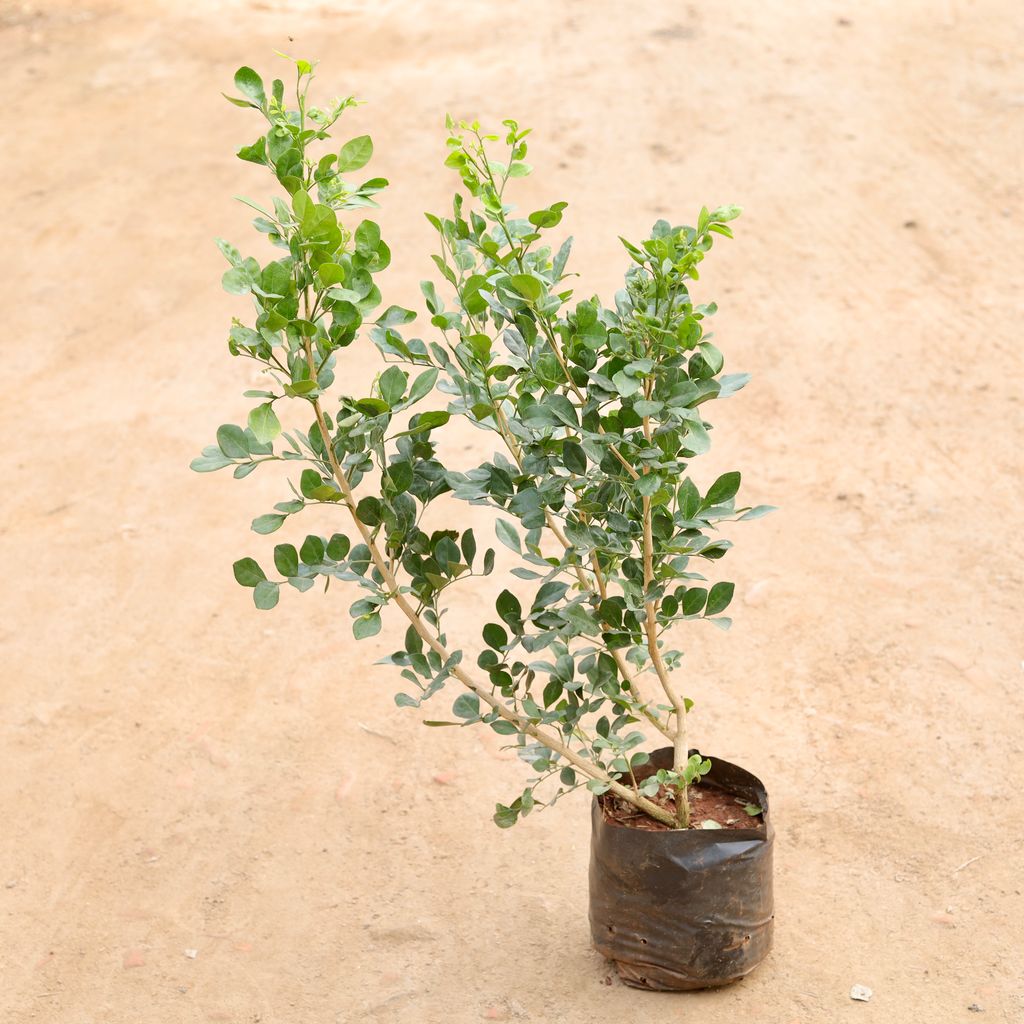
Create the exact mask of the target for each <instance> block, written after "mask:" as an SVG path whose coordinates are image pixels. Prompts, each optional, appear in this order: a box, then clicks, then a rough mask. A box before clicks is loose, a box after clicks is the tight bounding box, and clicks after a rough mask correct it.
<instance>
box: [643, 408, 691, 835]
mask: <svg viewBox="0 0 1024 1024" xmlns="http://www.w3.org/2000/svg"><path fill="white" fill-rule="evenodd" d="M644 435H645V436H646V437H647V439H648V440H650V438H651V426H650V420H649V419H648V418H647V417H644ZM644 472H645V473H646V472H647V470H646V469H645V470H644ZM651 518H652V517H651V499H650V498H649V497H646V496H645V497H644V499H643V520H644V524H643V525H644V542H643V543H644V591H645V595H644V602H645V606H646V616H645V621H644V632H645V634H646V636H647V653H648V654H649V655H650V657H651V664H652V665H653V666H654V671H655V672H656V673H657V675H658V681H659V682H660V683H661V687H662V689H663V690H664V691H665V696H666V697H668V699H669V702H670V703H671V704H672V707H673V708H675V712H676V720H675V732H674V734H673V740H672V745H673V758H672V760H673V764H672V768H673V770H674V771H675V772H676V773H677V774H678V775H679V781H678V782H677V783H676V787H677V788H676V823H677V825H678V827H679V828H686V827H687V826H688V825H689V823H690V802H689V798H688V796H687V794H686V783H685V782H684V781H683V777H684V776H683V773H684V770H685V768H686V762H687V759H688V757H689V754H688V751H687V745H686V701H685V700H684V699H683V697H682V696H681V695H680V694H679V693H677V692H676V690H675V689H674V688H673V686H672V682H671V679H670V678H669V673H668V669H666V668H665V662H664V660H663V659H662V657H661V650H660V649H659V648H658V602H657V600H656V599H654V598H653V597H650V596H649V593H648V592H649V591H650V588H651V586H652V585H653V583H654V533H653V529H652V525H651Z"/></svg>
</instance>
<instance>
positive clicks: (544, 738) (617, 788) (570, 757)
mask: <svg viewBox="0 0 1024 1024" xmlns="http://www.w3.org/2000/svg"><path fill="white" fill-rule="evenodd" d="M305 349H306V358H307V360H308V361H309V366H310V368H311V369H312V367H313V366H314V365H315V363H314V361H313V352H312V345H311V342H310V340H309V339H308V338H307V339H306V340H305ZM311 404H312V406H313V410H314V412H315V414H316V421H317V425H318V426H319V428H320V433H321V436H322V437H323V439H324V447H325V448H326V449H327V458H328V461H329V463H330V466H331V471H332V474H333V476H334V479H335V480H336V481H337V484H338V486H339V487H340V488H341V493H342V497H343V499H344V504H345V506H346V507H347V508H348V510H349V513H350V514H351V516H352V520H353V522H354V523H355V526H356V529H357V530H358V531H359V535H360V537H361V538H362V540H363V543H364V544H365V545H366V547H367V548H368V549H369V551H370V558H371V560H372V561H373V564H374V565H375V566H376V568H377V571H378V572H379V573H380V575H381V577H382V579H383V581H384V585H385V587H386V588H387V591H388V596H389V597H390V598H391V600H393V601H394V602H395V604H396V605H398V607H399V608H400V609H401V611H402V614H404V615H405V617H406V618H407V619H408V620H409V623H410V624H411V625H412V627H413V629H415V630H416V632H417V633H418V634H419V636H420V638H421V639H422V640H423V642H424V643H425V644H426V645H427V646H428V647H429V648H430V649H431V650H432V651H434V653H435V654H437V656H438V657H439V658H440V659H441V661H442V664H446V663H447V662H448V660H449V658H450V657H451V653H450V652H449V651H448V650H447V649H446V648H445V646H444V644H442V643H441V641H440V640H439V639H438V637H437V636H436V635H435V634H434V633H433V632H432V630H431V629H430V628H429V626H428V625H427V624H426V622H424V620H423V619H422V618H421V617H420V615H419V614H417V612H416V609H415V608H413V606H412V605H411V604H410V603H409V601H408V600H407V599H406V597H405V595H404V594H403V593H402V592H401V588H400V586H399V584H398V580H397V579H395V576H394V573H392V571H391V568H390V566H389V564H388V562H387V560H386V559H385V558H384V556H383V555H382V554H381V552H380V549H379V548H378V547H377V543H376V541H375V540H374V537H373V534H372V533H371V532H370V530H369V528H368V527H367V526H366V524H365V523H363V522H362V520H360V518H359V516H358V515H357V514H356V501H355V495H354V494H353V493H352V487H351V485H350V484H349V481H348V477H347V475H346V474H345V471H344V470H343V469H342V467H341V463H340V462H339V461H338V457H337V455H336V454H335V452H334V445H333V444H332V442H331V435H330V432H329V430H328V428H327V421H326V419H325V418H324V413H323V409H322V408H321V406H320V401H319V399H315V398H314V399H311ZM451 674H452V676H453V677H454V678H456V679H457V680H458V681H459V682H460V683H462V685H463V686H465V687H466V688H467V689H468V690H470V691H471V692H472V693H475V694H476V695H477V697H478V698H479V699H480V700H481V701H483V702H484V703H485V704H487V705H488V706H489V707H490V708H491V709H492V710H493V711H495V712H496V713H497V714H498V715H499V716H500V717H501V718H503V719H505V721H507V722H510V723H512V724H513V725H514V726H515V727H516V728H517V729H518V730H520V731H521V732H523V733H525V734H526V735H527V736H531V737H532V738H533V739H535V740H536V741H537V742H538V743H541V744H542V745H543V746H545V747H547V748H548V749H549V750H552V751H554V752H555V753H557V754H560V755H561V756H562V757H564V758H565V759H566V761H568V762H569V763H570V764H571V765H572V766H573V767H574V768H576V769H577V770H579V771H580V772H582V773H583V774H584V775H586V776H588V777H589V778H591V779H596V780H597V781H599V782H604V783H607V785H608V788H609V789H610V790H611V791H612V792H613V793H614V794H615V795H616V796H619V797H621V798H622V799H623V800H626V801H627V802H628V803H631V804H633V805H634V806H635V807H638V808H639V809H640V810H642V811H643V812H644V813H645V814H647V815H648V816H650V817H652V818H654V819H655V820H657V821H661V822H663V823H664V824H666V825H672V824H673V820H672V816H671V815H670V814H668V812H667V811H665V810H664V808H661V807H659V806H658V805H657V804H655V803H653V802H652V801H650V800H648V799H647V798H646V797H643V796H640V794H639V793H634V792H633V791H632V790H630V789H629V788H628V787H626V786H623V785H622V784H621V783H619V782H616V781H615V780H614V779H612V778H611V776H609V775H608V773H607V772H606V771H604V769H603V768H600V767H599V766H598V765H596V764H594V763H593V762H591V761H587V760H585V759H584V758H582V757H580V756H579V755H578V754H576V753H575V752H574V751H573V750H571V749H570V748H569V747H567V746H566V745H565V744H564V743H562V741H561V740H559V739H558V737H557V736H554V735H552V734H551V733H549V732H547V731H546V730H544V729H541V728H539V727H538V726H536V725H534V724H533V723H532V722H530V721H529V719H526V718H524V717H522V716H521V715H519V714H517V713H516V712H514V711H512V710H510V709H509V708H508V707H507V706H506V705H505V704H503V703H502V702H501V701H500V700H498V699H497V698H496V697H495V696H493V695H492V694H491V693H489V692H488V691H487V688H486V687H484V686H482V685H480V684H478V683H477V682H476V681H475V680H474V679H473V678H472V677H471V676H470V675H469V674H468V673H467V672H466V671H465V670H464V669H463V668H462V667H461V666H460V665H456V666H455V667H454V668H453V669H452V673H451Z"/></svg>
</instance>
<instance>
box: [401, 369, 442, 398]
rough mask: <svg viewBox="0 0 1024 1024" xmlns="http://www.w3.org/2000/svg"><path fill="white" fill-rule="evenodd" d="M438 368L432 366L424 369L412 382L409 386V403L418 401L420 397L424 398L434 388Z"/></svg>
mask: <svg viewBox="0 0 1024 1024" xmlns="http://www.w3.org/2000/svg"><path fill="white" fill-rule="evenodd" d="M437 375H438V370H437V369H436V368H434V367H432V368H431V369H429V370H424V371H423V373H421V374H420V375H419V376H418V377H417V378H416V379H415V380H414V381H413V382H412V387H411V388H409V399H408V401H409V403H410V404H412V403H413V402H418V401H419V400H420V399H421V398H426V397H427V395H429V394H430V392H431V391H433V390H434V385H435V384H436V383H437Z"/></svg>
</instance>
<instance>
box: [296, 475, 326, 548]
mask: <svg viewBox="0 0 1024 1024" xmlns="http://www.w3.org/2000/svg"><path fill="white" fill-rule="evenodd" d="M309 472H313V471H312V470H309ZM299 557H300V558H301V559H302V561H303V562H305V563H306V565H317V564H319V563H320V562H322V561H323V559H324V542H323V541H322V540H321V539H320V538H319V537H317V536H315V535H314V534H310V535H309V536H308V537H307V538H306V539H305V540H304V541H303V542H302V547H301V548H299ZM331 557H332V558H333V557H334V556H333V555H332V556H331Z"/></svg>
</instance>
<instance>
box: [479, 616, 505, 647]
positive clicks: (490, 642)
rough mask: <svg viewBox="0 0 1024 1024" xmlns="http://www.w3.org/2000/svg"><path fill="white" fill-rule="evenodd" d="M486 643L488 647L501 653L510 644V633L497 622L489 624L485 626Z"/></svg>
mask: <svg viewBox="0 0 1024 1024" xmlns="http://www.w3.org/2000/svg"><path fill="white" fill-rule="evenodd" d="M484 643H485V644H487V646H488V647H493V648H494V649H495V650H496V651H500V650H501V649H502V648H503V647H505V646H506V644H508V633H506V632H505V630H504V629H502V627H501V626H499V625H498V624H497V623H496V622H488V623H487V625H486V626H484Z"/></svg>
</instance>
